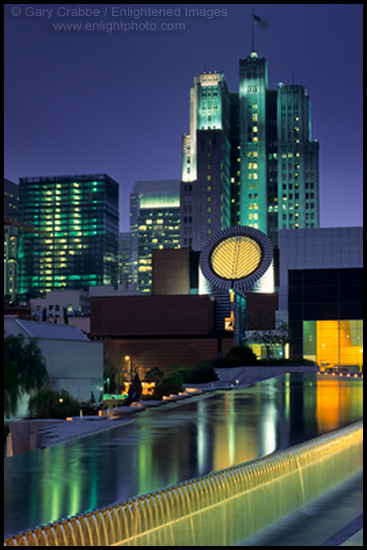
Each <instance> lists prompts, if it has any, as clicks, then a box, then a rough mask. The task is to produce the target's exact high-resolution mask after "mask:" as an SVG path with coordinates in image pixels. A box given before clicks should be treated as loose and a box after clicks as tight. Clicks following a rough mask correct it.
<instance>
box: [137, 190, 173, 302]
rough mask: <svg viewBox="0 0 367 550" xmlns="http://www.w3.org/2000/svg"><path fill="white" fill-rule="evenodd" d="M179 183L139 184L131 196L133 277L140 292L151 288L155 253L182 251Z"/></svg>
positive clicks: (148, 290) (148, 291)
mask: <svg viewBox="0 0 367 550" xmlns="http://www.w3.org/2000/svg"><path fill="white" fill-rule="evenodd" d="M179 188H180V182H179V181H178V180H165V181H137V182H136V183H135V185H134V189H133V192H132V194H131V196H130V201H131V203H130V232H131V274H132V282H133V283H134V284H135V286H136V287H137V289H138V290H140V291H141V292H144V293H147V294H149V293H150V292H151V286H152V250H154V249H166V248H180V194H179Z"/></svg>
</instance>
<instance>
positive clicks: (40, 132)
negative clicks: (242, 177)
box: [5, 4, 363, 231]
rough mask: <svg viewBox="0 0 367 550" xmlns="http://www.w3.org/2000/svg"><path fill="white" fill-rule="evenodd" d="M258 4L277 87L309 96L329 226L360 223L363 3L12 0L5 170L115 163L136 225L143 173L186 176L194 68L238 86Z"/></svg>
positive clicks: (124, 217)
mask: <svg viewBox="0 0 367 550" xmlns="http://www.w3.org/2000/svg"><path fill="white" fill-rule="evenodd" d="M86 8H89V10H96V11H95V12H94V13H92V14H91V13H89V14H88V13H87V11H86ZM67 9H70V10H74V11H72V12H69V13H67V11H66V10H67ZM155 9H157V10H158V9H164V10H165V12H163V13H164V16H162V15H163V14H162V13H161V14H160V15H161V16H157V15H155V12H153V10H155ZM251 9H254V13H255V14H256V15H257V16H259V17H261V18H263V19H265V20H267V21H268V23H269V27H268V29H266V30H264V29H261V28H258V27H256V28H255V49H256V50H257V52H258V54H259V55H260V56H264V57H266V58H267V59H268V65H269V87H270V88H274V86H275V85H276V84H278V83H279V82H283V83H284V84H290V83H292V79H293V80H294V83H295V84H303V85H305V86H306V88H307V91H308V93H309V95H310V97H311V100H312V134H313V139H317V140H318V141H319V142H320V204H321V206H320V214H321V215H320V222H321V223H320V225H321V227H335V226H358V225H362V200H363V199H362V187H363V184H362V78H363V75H362V17H363V5H362V4H253V5H252V4H140V5H139V4H138V5H134V4H90V6H88V5H86V4H32V5H28V4H19V5H17V4H5V177H6V178H8V179H10V180H12V181H14V182H16V183H17V182H18V178H19V177H22V176H41V175H61V174H82V173H95V172H102V173H107V174H108V175H110V176H111V177H112V178H114V179H115V180H116V181H118V182H119V184H120V228H121V230H122V231H127V230H128V229H129V194H130V192H131V191H132V187H133V184H134V182H135V181H137V180H153V179H171V178H177V179H180V175H181V135H182V133H184V132H187V131H188V130H189V87H190V86H191V85H192V84H193V80H194V76H195V75H198V74H200V73H201V72H202V71H203V70H206V71H215V70H217V71H223V72H224V73H225V75H226V78H227V81H228V84H229V87H230V89H231V91H237V90H238V62H239V59H241V58H245V57H247V55H248V54H249V53H250V51H251ZM83 10H84V11H83ZM113 10H114V11H113ZM124 10H125V11H124ZM132 10H137V11H132ZM148 10H150V12H149V11H148ZM189 10H196V11H189ZM197 10H199V11H197ZM97 12H98V13H97ZM65 24H72V25H74V29H73V30H66V29H65V28H63V29H62V28H60V25H65ZM162 24H163V25H167V24H169V25H170V29H173V27H174V30H165V29H163V28H161V25H162ZM129 25H130V30H129ZM57 26H59V28H58V29H57ZM92 26H93V27H94V28H93V27H92ZM131 27H133V28H131ZM292 59H293V70H292Z"/></svg>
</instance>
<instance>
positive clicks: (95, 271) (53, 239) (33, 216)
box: [20, 174, 119, 295]
mask: <svg viewBox="0 0 367 550" xmlns="http://www.w3.org/2000/svg"><path fill="white" fill-rule="evenodd" d="M118 197H119V185H118V183H117V182H116V181H114V180H113V179H112V178H110V177H109V176H107V175H106V174H90V175H89V174H84V175H74V176H73V175H71V176H51V177H30V178H20V204H21V209H22V212H23V216H24V221H25V222H27V223H28V224H29V225H30V227H31V228H32V230H31V231H27V232H26V231H24V232H22V239H21V252H20V291H21V292H23V293H31V294H35V295H36V294H39V293H40V292H44V291H48V290H60V289H63V288H74V289H78V288H84V287H88V286H95V285H104V284H105V285H113V286H117V283H118V258H117V255H118V235H119V233H118V232H119V214H118Z"/></svg>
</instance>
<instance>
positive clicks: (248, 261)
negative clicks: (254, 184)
mask: <svg viewBox="0 0 367 550" xmlns="http://www.w3.org/2000/svg"><path fill="white" fill-rule="evenodd" d="M272 257H273V247H272V245H271V241H270V239H269V237H268V236H267V235H265V233H262V231H259V230H258V229H255V228H253V227H247V226H235V227H230V228H228V229H223V230H222V231H219V232H218V233H216V234H215V235H213V236H212V237H210V238H209V240H208V241H207V243H206V245H205V246H204V248H203V250H202V253H201V255H200V267H201V270H202V272H203V274H204V276H205V277H206V279H207V280H208V281H209V282H210V283H211V284H212V285H213V286H215V287H216V288H218V289H220V290H230V289H232V290H234V291H235V292H240V293H243V292H245V291H246V290H249V289H250V288H252V286H253V284H254V283H255V281H257V280H258V279H260V277H262V275H264V273H265V272H266V271H267V270H268V268H269V266H270V264H271V260H272Z"/></svg>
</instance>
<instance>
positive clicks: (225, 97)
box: [181, 52, 319, 250]
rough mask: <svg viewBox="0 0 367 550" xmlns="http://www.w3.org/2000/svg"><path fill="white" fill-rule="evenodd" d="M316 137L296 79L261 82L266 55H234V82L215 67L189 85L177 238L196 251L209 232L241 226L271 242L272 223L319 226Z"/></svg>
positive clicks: (275, 236)
mask: <svg viewBox="0 0 367 550" xmlns="http://www.w3.org/2000/svg"><path fill="white" fill-rule="evenodd" d="M318 151H319V144H318V142H317V141H314V140H312V133H311V101H310V98H309V96H308V94H307V91H306V89H305V87H304V86H300V85H295V84H291V85H284V84H278V86H277V87H276V89H273V90H269V89H268V61H267V59H265V58H262V57H259V56H258V55H257V53H256V52H252V53H251V54H250V55H249V56H248V57H247V58H245V59H241V60H240V62H239V89H238V92H236V93H230V92H229V89H228V86H227V84H226V81H225V77H224V74H223V73H219V72H214V73H203V74H202V75H200V76H197V77H195V79H194V86H192V87H191V88H190V132H189V133H188V134H184V136H183V156H182V158H183V164H182V183H181V203H182V214H181V244H182V246H191V247H192V248H193V249H195V250H201V248H202V247H203V246H204V244H205V242H206V240H207V239H208V238H209V237H210V235H211V234H212V233H213V232H214V231H218V230H221V229H224V228H225V227H228V226H229V225H238V224H239V225H245V226H250V227H254V228H255V229H260V230H261V231H263V232H264V233H266V234H267V235H268V236H269V237H270V239H271V241H272V243H273V246H275V247H277V246H278V232H279V230H280V229H299V228H317V227H318V226H319V171H318Z"/></svg>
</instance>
